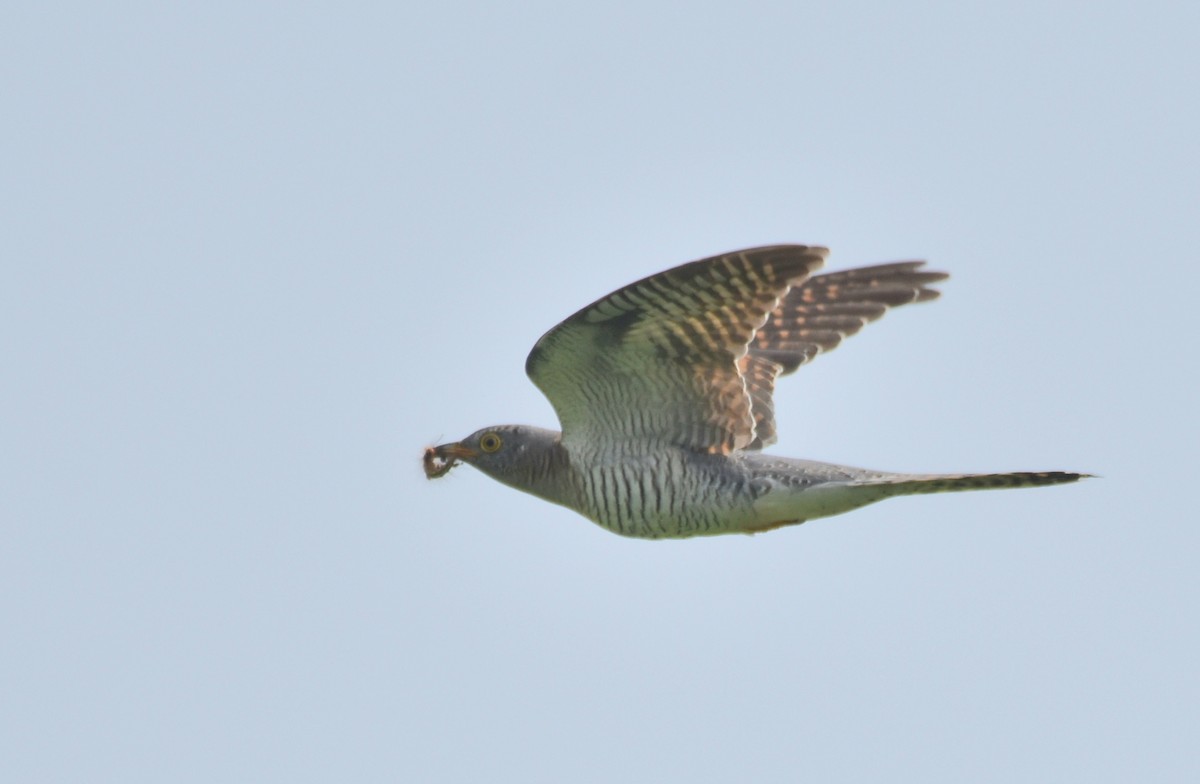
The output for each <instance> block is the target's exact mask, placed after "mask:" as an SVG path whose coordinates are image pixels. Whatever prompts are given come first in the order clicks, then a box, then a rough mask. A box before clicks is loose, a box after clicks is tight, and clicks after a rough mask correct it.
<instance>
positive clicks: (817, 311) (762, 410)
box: [739, 261, 949, 449]
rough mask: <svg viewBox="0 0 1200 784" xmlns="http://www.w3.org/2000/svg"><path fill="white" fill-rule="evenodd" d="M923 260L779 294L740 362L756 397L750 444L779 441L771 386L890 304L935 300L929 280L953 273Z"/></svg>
mask: <svg viewBox="0 0 1200 784" xmlns="http://www.w3.org/2000/svg"><path fill="white" fill-rule="evenodd" d="M924 264H925V262H923V261H900V262H895V263H892V264H880V265H877V266H874V267H860V268H858V269H851V270H845V271H842V272H831V273H827V274H825V275H817V276H815V277H812V278H810V279H808V280H807V281H805V282H804V283H802V284H801V285H798V286H796V287H795V288H793V289H792V290H791V291H789V292H788V293H787V295H786V296H785V297H783V298H781V299H780V301H779V304H778V305H776V307H775V308H774V309H773V310H772V311H771V315H770V316H769V317H768V319H767V321H766V323H765V324H763V326H762V327H760V328H759V329H758V331H757V332H756V333H755V335H754V340H753V341H752V342H751V343H750V347H749V351H748V352H747V353H746V356H744V357H742V359H741V360H740V361H739V367H740V368H741V370H742V375H743V376H744V377H745V379H746V389H747V392H748V393H749V395H750V398H751V400H752V401H753V405H754V408H753V413H754V419H755V438H754V440H753V441H752V442H751V443H750V444H748V445H747V447H746V448H747V449H758V448H761V447H764V446H766V445H768V444H771V443H774V441H775V410H774V404H773V402H772V397H771V395H772V391H773V390H774V387H775V379H776V377H778V376H781V375H787V374H788V373H791V372H793V371H795V370H796V368H798V367H800V366H801V365H803V364H804V363H806V362H808V361H809V360H811V359H813V358H814V357H815V356H817V354H820V353H821V352H824V351H832V350H833V349H835V348H837V346H838V344H839V343H841V342H842V339H843V338H846V337H849V336H850V335H853V334H855V333H856V332H858V331H859V330H860V329H862V328H863V327H864V326H865V325H866V324H867V323H869V322H871V321H874V320H876V319H877V318H879V317H880V316H882V315H883V314H884V313H885V312H886V311H887V309H888V308H893V307H898V306H900V305H906V304H908V303H910V302H925V301H926V300H931V299H936V298H937V297H938V296H939V293H938V292H937V291H936V290H934V289H931V288H927V286H928V285H929V284H932V283H936V282H938V281H940V280H945V279H946V278H947V277H949V276H948V275H947V274H946V273H944V272H928V271H924V270H922V269H921V267H922V266H923V265H924Z"/></svg>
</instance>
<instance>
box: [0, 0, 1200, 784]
mask: <svg viewBox="0 0 1200 784" xmlns="http://www.w3.org/2000/svg"><path fill="white" fill-rule="evenodd" d="M1197 30H1200V6H1198V5H1197V4H1196V3H1193V2H1177V3H1161V2H1158V3H1156V2H1139V3H1132V2H1128V3H1122V2H1112V3H1106V4H1087V3H1067V2H1050V3H1047V2H1044V1H1042V2H1036V3H1035V2H1019V1H1018V2H1007V3H1003V4H988V5H984V4H973V3H969V4H963V3H942V2H916V3H883V2H840V3H826V4H814V3H782V2H781V3H765V2H739V3H725V4H714V3H677V2H646V1H645V0H642V1H641V2H636V3H633V2H610V3H595V4H590V5H588V6H587V7H584V6H581V5H579V4H571V3H561V2H541V3H503V4H502V3H495V4H490V3H463V2H445V3H401V4H382V3H380V4H365V5H364V4H355V3H350V4H347V3H259V2H249V3H247V2H237V3H233V2H210V3H203V4H163V3H105V4H96V3H27V2H15V3H6V4H5V6H4V9H3V10H2V11H0V68H2V71H0V89H2V91H3V92H2V98H3V106H4V118H5V119H4V121H3V123H2V124H0V167H2V168H0V199H2V202H0V258H2V259H3V269H4V273H3V283H2V284H0V303H2V304H0V350H2V365H3V382H2V384H0V509H2V510H3V523H2V527H0V533H2V535H3V542H2V543H0V625H2V628H3V630H4V633H3V642H2V643H0V656H2V662H3V666H2V667H0V780H3V781H6V782H57V781H71V782H78V781H89V782H143V781H145V782H164V781H170V782H214V781H286V782H308V781H313V782H316V781H356V782H375V781H379V782H383V781H389V782H395V781H405V782H408V781H411V782H418V781H431V782H435V781H448V782H454V781H520V782H562V781H571V782H612V781H672V782H674V781H687V782H727V781H756V782H794V781H801V780H807V781H821V782H878V781H913V782H917V781H919V782H962V781H973V782H1014V781H1022V782H1039V781H1092V782H1107V781H1131V780H1143V781H1195V780H1197V779H1198V778H1200V762H1198V757H1197V754H1196V747H1195V743H1196V737H1197V727H1198V724H1200V675H1198V668H1197V666H1196V663H1197V661H1200V629H1198V626H1197V598H1198V595H1200V590H1198V584H1197V577H1196V563H1197V549H1198V545H1200V525H1198V521H1197V512H1196V502H1195V498H1196V482H1197V465H1196V451H1197V449H1196V448H1197V442H1198V440H1200V427H1198V419H1197V413H1196V408H1197V406H1196V403H1197V392H1198V389H1200V384H1198V383H1197V379H1196V370H1197V367H1196V365H1197V362H1196V349H1195V343H1196V335H1197V332H1198V329H1200V324H1198V319H1197V318H1196V315H1195V312H1196V309H1195V301H1196V297H1197V285H1198V284H1200V273H1198V272H1197V269H1198V265H1197V259H1196V249H1197V246H1198V245H1200V242H1198V240H1200V237H1198V233H1200V232H1198V225H1200V221H1198V217H1200V210H1198V208H1200V152H1198V146H1197V140H1198V139H1200V101H1198V100H1197V84H1200V54H1198V52H1200V50H1198V49H1197V47H1196V34H1197ZM774 242H803V243H812V244H824V245H828V246H829V247H831V248H832V257H831V260H830V263H829V266H828V268H829V269H844V268H846V267H851V266H856V265H862V264H868V263H875V262H885V261H891V260H896V259H909V258H927V259H929V260H930V262H931V266H932V267H933V268H935V269H942V270H947V271H949V272H950V273H951V274H952V277H951V279H950V280H949V281H947V282H946V283H945V284H944V285H943V286H942V289H943V291H944V296H943V298H942V299H941V300H939V301H938V302H936V303H932V304H929V305H921V306H914V307H911V308H905V309H903V310H901V311H899V312H896V313H892V314H890V315H888V316H887V317H886V318H885V319H884V320H883V321H882V322H881V323H879V324H876V325H872V326H871V327H869V328H868V329H866V330H864V332H863V333H862V334H861V335H859V336H857V337H854V338H852V339H850V340H849V341H847V342H846V343H845V344H844V345H843V347H842V348H840V349H839V350H838V351H836V352H834V353H833V354H831V355H829V356H824V357H820V358H818V359H817V361H815V362H814V363H813V364H811V365H809V366H806V367H805V368H803V369H802V371H801V372H799V373H797V374H796V375H795V376H792V377H789V378H788V379H786V380H785V381H783V382H781V384H780V385H779V388H778V392H777V396H776V408H777V413H778V420H779V429H780V440H779V443H778V444H777V445H775V446H774V447H772V451H774V452H777V453H779V454H785V455H791V456H796V457H806V458H812V459H818V460H827V461H830V462H840V463H846V464H850V465H858V466H864V467H869V468H880V469H889V470H898V471H920V472H926V471H1006V470H1050V469H1058V470H1075V471H1088V472H1093V473H1096V474H1099V475H1101V477H1102V478H1101V479H1097V480H1092V481H1088V482H1085V483H1081V484H1078V485H1073V486H1068V487H1057V488H1051V489H1042V490H1028V491H1022V492H996V493H968V494H961V495H955V496H936V497H919V498H905V499H897V500H893V501H888V502H885V503H882V504H878V505H875V506H873V507H869V508H866V509H863V510H860V511H857V512H854V513H852V514H850V515H846V516H843V517H836V518H829V519H824V520H818V521H814V522H812V523H809V524H807V525H803V526H799V527H795V528H790V529H785V530H780V531H776V532H773V533H770V534H766V535H762V536H756V537H741V536H734V537H718V538H713V539H697V540H689V541H668V542H645V541H638V540H629V539H623V538H621V537H618V536H615V535H613V534H610V533H607V532H605V531H604V530H602V529H600V528H599V527H597V526H595V525H593V524H591V523H589V522H587V521H586V520H584V519H583V518H581V517H578V516H577V515H575V514H574V513H572V512H570V511H568V510H565V509H562V508H559V507H555V506H551V505H548V504H546V503H544V502H540V501H538V500H536V499H534V498H532V497H530V496H526V495H523V494H521V493H517V492H515V491H513V490H510V489H508V488H505V487H503V486H501V485H499V484H497V483H495V482H492V481H491V480H489V479H487V478H485V477H484V476H482V475H481V474H479V473H477V472H474V471H473V470H472V469H470V468H468V467H460V468H458V469H456V470H455V471H454V472H452V473H451V474H450V475H449V476H448V477H447V478H445V479H443V480H440V481H437V482H428V481H426V480H425V478H424V476H423V475H422V473H421V468H420V461H419V458H420V455H421V450H422V448H423V447H425V446H426V445H428V444H431V443H436V442H439V441H442V440H452V439H457V438H460V437H462V436H465V435H466V434H468V433H470V432H471V431H473V430H475V429H477V428H479V427H482V426H484V425H488V424H497V423H505V422H515V423H530V424H539V425H544V426H553V425H554V424H555V423H554V417H553V412H552V411H551V409H550V406H549V404H548V403H547V402H546V401H545V400H544V399H543V398H542V396H541V395H540V393H539V392H538V391H537V390H536V389H535V388H534V387H533V385H532V384H530V383H529V382H528V380H527V379H526V378H525V376H524V373H523V372H522V371H523V362H524V359H525V355H526V353H527V352H528V350H529V349H530V347H531V346H532V345H533V343H534V341H535V340H536V339H537V338H538V337H539V336H540V335H541V334H542V333H543V332H544V331H546V330H547V329H549V328H550V327H552V326H553V325H554V324H556V323H557V322H558V321H559V320H560V319H562V318H564V317H566V316H567V315H569V314H570V313H572V312H574V311H575V310H577V309H578V308H580V307H582V306H583V305H585V304H587V303H589V302H591V301H592V300H594V299H596V298H598V297H600V296H602V295H604V294H605V293H607V292H609V291H611V290H613V289H615V288H617V287H619V286H621V285H623V284H625V283H628V282H630V281H632V280H634V279H637V278H640V277H643V276H645V275H647V274H650V273H653V272H656V271H659V270H661V269H664V268H666V267H669V266H672V265H675V264H678V263H682V262H685V261H689V260H691V259H694V258H699V257H701V256H706V255H710V254H713V253H717V252H721V251H726V250H731V249H735V248H738V247H743V246H748V245H757V244H765V243H774Z"/></svg>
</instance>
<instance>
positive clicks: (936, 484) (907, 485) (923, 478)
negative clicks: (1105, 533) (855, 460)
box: [860, 471, 1092, 495]
mask: <svg viewBox="0 0 1200 784" xmlns="http://www.w3.org/2000/svg"><path fill="white" fill-rule="evenodd" d="M1091 476H1092V474H1076V473H1072V472H1069V471H1018V472H1015V473H1009V474H926V475H922V474H903V475H900V476H895V477H888V478H881V479H876V480H868V481H866V482H860V484H863V485H886V486H887V487H888V489H889V490H891V491H892V492H890V493H888V495H920V494H924V493H958V492H963V491H965V490H1002V489H1005V488H1012V487H1042V486H1044V485H1065V484H1069V483H1071V482H1078V481H1079V480H1080V479H1087V478H1089V477H1091Z"/></svg>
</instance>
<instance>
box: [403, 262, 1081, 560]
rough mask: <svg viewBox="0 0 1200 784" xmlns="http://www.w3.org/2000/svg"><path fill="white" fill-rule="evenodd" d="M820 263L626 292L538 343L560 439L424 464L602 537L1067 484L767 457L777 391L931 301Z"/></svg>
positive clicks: (687, 270) (796, 519)
mask: <svg viewBox="0 0 1200 784" xmlns="http://www.w3.org/2000/svg"><path fill="white" fill-rule="evenodd" d="M825 253H826V251H825V249H823V248H811V247H806V246H799V245H782V246H770V247H766V248H752V249H748V250H745V251H739V252H736V253H731V254H726V255H724V256H717V257H713V258H711V259H704V260H701V261H698V262H692V263H691V264H686V265H683V266H681V267H677V268H675V269H672V270H668V271H667V272H664V273H660V274H658V275H655V276H652V277H650V278H646V279H644V280H642V281H639V282H637V283H634V284H631V285H629V286H626V287H625V288H623V289H621V290H619V291H617V292H614V293H613V294H611V295H609V296H608V297H605V298H603V299H601V300H599V301H597V302H595V303H593V304H592V305H590V306H588V307H587V308H584V309H583V310H581V311H579V312H578V313H576V314H575V315H574V316H572V317H571V318H569V319H567V320H566V321H564V322H563V323H562V324H560V325H559V326H557V327H555V328H554V329H552V330H551V331H550V332H548V333H547V334H546V335H545V336H544V337H543V338H542V339H541V340H540V341H538V343H537V345H536V346H535V347H534V349H533V351H532V352H531V353H530V355H529V359H528V361H527V362H526V371H527V372H528V374H529V375H530V377H531V378H532V379H533V380H534V382H535V383H536V384H537V385H538V386H539V387H540V388H541V389H542V390H543V392H545V393H546V395H547V397H549V398H550V401H551V403H553V404H554V407H555V409H556V411H557V412H558V414H559V419H560V421H562V423H563V432H562V433H558V432H556V431H552V430H544V429H541V428H534V427H528V426H522V425H503V426H497V427H491V428H485V429H483V430H480V431H478V432H476V433H474V434H472V435H471V436H469V437H467V438H465V439H463V440H462V441H460V442H456V443H453V444H445V445H442V446H438V447H432V448H430V449H429V450H427V451H426V472H427V474H428V475H429V476H430V477H431V478H433V477H435V476H441V475H443V474H445V473H446V471H448V470H449V468H450V467H451V466H452V465H453V464H454V462H455V461H457V460H463V461H465V462H469V463H471V464H473V465H475V466H476V467H477V468H479V469H480V470H482V471H484V472H485V473H487V474H489V475H490V476H492V477H493V478H495V479H498V480H499V481H501V482H504V483H505V484H508V485H510V486H512V487H515V488H517V489H519V490H523V491H526V492H529V493H532V494H533V495H536V496H538V497H541V498H543V499H545V500H547V501H551V502H553V503H557V504H561V505H563V506H566V507H568V508H570V509H573V510H575V511H577V512H579V513H580V514H582V515H584V516H585V517H587V518H588V519H590V520H593V521H594V522H596V523H598V524H600V525H601V526H603V527H605V528H607V529H608V530H610V531H613V532H615V533H618V534H622V535H625V536H633V537H640V538H648V539H659V538H680V537H689V536H697V535H711V534H723V533H758V532H761V531H768V530H771V529H774V528H778V527H780V526H784V525H789V524H795V523H801V522H804V521H805V520H810V519H813V518H817V517H827V516H829V515H834V514H839V513H841V512H846V511H850V510H851V509H856V508H858V507H861V506H865V505H866V504H870V503H874V502H875V501H880V500H883V499H884V498H890V497H893V496H897V495H912V494H918V493H936V492H953V491H959V490H976V489H991V488H1002V487H1030V486H1037V485H1047V484H1060V483H1064V482H1073V481H1076V480H1077V479H1079V478H1081V477H1082V476H1084V475H1082V474H1075V473H1066V472H1044V473H1032V472H1024V473H1007V474H956V475H908V474H895V473H887V472H881V471H869V470H865V469H860V468H850V467H846V466H838V465H831V464H828V463H820V462H815V461H810V460H799V459H795V458H787V457H776V456H771V455H765V454H763V453H762V452H761V451H759V450H760V449H761V448H762V447H763V446H765V445H767V444H769V443H771V442H772V441H773V440H774V436H775V425H774V408H773V402H772V393H773V390H774V382H775V379H776V377H778V376H779V375H783V374H786V373H788V372H791V371H792V370H795V369H796V368H797V367H799V366H800V365H802V364H804V363H805V362H807V361H809V360H810V359H812V358H813V357H814V356H816V355H817V354H818V353H820V352H821V351H827V350H829V349H831V348H833V347H835V346H836V345H837V344H838V343H839V342H840V341H841V339H842V338H843V337H845V336H847V335H851V334H854V333H855V332H857V331H858V330H859V329H860V328H861V327H862V326H863V325H864V324H866V323H867V322H868V321H871V320H874V319H875V318H878V317H879V316H880V315H882V313H883V312H884V311H885V310H886V309H887V308H888V307H895V306H898V305H901V304H905V303H908V302H917V301H923V300H928V299H932V298H934V297H936V296H937V292H936V291H933V290H932V289H929V288H927V285H928V284H929V283H932V282H936V281H938V280H942V279H944V278H945V277H946V276H945V275H944V274H943V273H937V272H926V271H923V270H920V269H919V267H921V265H922V264H923V262H899V263H894V264H886V265H879V266H875V267H866V268H861V269H857V270H848V271H845V272H839V273H832V274H829V275H819V276H815V277H810V274H811V272H812V270H814V269H816V268H817V267H818V266H819V265H820V264H821V263H822V262H823V260H824V256H825Z"/></svg>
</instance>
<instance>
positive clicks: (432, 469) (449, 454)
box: [423, 442, 479, 479]
mask: <svg viewBox="0 0 1200 784" xmlns="http://www.w3.org/2000/svg"><path fill="white" fill-rule="evenodd" d="M478 456H479V453H478V452H476V451H475V450H474V449H472V448H471V447H469V446H464V445H463V444H460V443H458V442H455V443H453V444H442V445H441V446H431V447H428V448H426V450H425V457H424V460H423V463H424V466H425V476H426V477H427V478H429V479H437V478H438V477H439V476H445V475H446V474H447V473H448V472H449V471H450V469H451V468H454V466H455V465H457V464H458V461H459V460H470V459H471V458H474V457H478Z"/></svg>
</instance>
